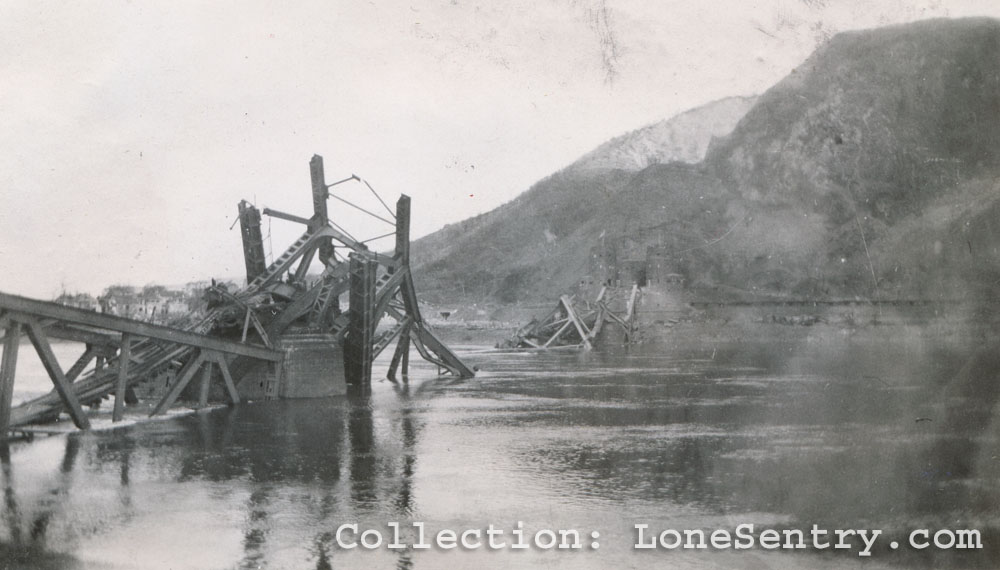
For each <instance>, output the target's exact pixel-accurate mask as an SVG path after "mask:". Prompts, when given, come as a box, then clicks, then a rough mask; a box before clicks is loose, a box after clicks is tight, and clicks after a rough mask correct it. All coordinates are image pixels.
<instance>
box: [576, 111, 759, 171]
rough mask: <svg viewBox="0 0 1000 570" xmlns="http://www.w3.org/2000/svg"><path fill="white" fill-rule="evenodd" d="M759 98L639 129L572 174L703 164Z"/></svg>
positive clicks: (612, 142) (607, 145)
mask: <svg viewBox="0 0 1000 570" xmlns="http://www.w3.org/2000/svg"><path fill="white" fill-rule="evenodd" d="M755 100H756V98H755V97H728V98H726V99H721V100H719V101H715V102H712V103H708V104H707V105H702V106H701V107H697V108H695V109H691V110H689V111H685V112H684V113H681V114H679V115H677V116H675V117H673V118H670V119H666V120H663V121H660V122H658V123H654V124H652V125H648V126H645V127H642V128H641V129H636V130H634V131H632V132H630V133H626V134H624V135H621V136H618V137H615V138H613V139H611V140H610V141H608V142H606V143H604V144H602V145H600V146H599V147H597V148H596V149H594V150H592V151H591V152H589V153H587V154H585V155H584V156H583V157H582V158H580V159H579V160H577V161H576V162H575V163H573V164H572V165H570V166H569V168H568V170H574V171H587V170H595V169H619V170H626V171H629V172H637V171H639V170H642V169H644V168H646V167H648V166H652V165H654V164H667V163H670V162H687V163H690V164H694V163H697V162H701V160H702V159H703V158H705V153H706V152H707V151H708V145H709V143H711V142H712V139H713V138H716V137H723V136H725V135H728V134H729V133H730V132H732V130H733V127H735V126H736V123H737V122H739V120H740V119H742V118H743V116H744V115H746V113H747V111H749V110H750V108H751V107H752V106H753V104H754V101H755Z"/></svg>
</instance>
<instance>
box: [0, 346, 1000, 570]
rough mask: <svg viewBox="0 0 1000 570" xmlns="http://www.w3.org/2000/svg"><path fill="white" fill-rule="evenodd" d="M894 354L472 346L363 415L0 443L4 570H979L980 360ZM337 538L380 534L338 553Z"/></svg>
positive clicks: (387, 389) (999, 517)
mask: <svg viewBox="0 0 1000 570" xmlns="http://www.w3.org/2000/svg"><path fill="white" fill-rule="evenodd" d="M788 328H789V327H785V329H788ZM802 330H803V331H805V330H807V329H804V328H803V329H802ZM889 336H891V340H878V339H879V338H880V334H866V335H863V338H862V337H861V336H859V335H853V334H848V333H845V332H842V331H837V330H827V331H826V332H816V331H815V330H814V331H811V332H808V333H801V334H800V333H799V332H797V331H796V332H794V333H793V334H787V333H783V334H782V335H781V336H780V339H779V338H767V339H763V338H756V337H747V338H741V339H736V340H732V339H731V340H725V341H723V340H719V341H702V340H699V341H697V342H695V341H690V342H685V341H677V342H668V343H663V344H659V345H652V344H650V345H639V346H633V347H631V348H630V349H628V350H627V351H626V350H624V349H615V350H611V351H594V352H590V353H566V352H550V353H546V354H537V353H497V352H491V351H489V350H485V347H481V346H476V345H473V344H468V343H467V344H466V345H465V346H458V347H457V348H458V350H459V352H460V354H462V356H463V358H465V359H466V360H467V361H468V362H470V363H472V364H475V365H477V366H478V367H479V368H480V371H479V373H478V375H477V377H476V378H474V379H472V380H454V379H447V378H437V377H436V376H435V372H434V370H433V369H431V368H430V367H428V366H426V365H424V364H422V363H420V362H419V359H414V360H412V361H411V362H412V363H413V367H412V369H411V376H412V382H411V385H410V386H409V387H408V388H406V389H403V388H396V387H394V386H392V385H391V384H389V383H388V382H382V383H376V384H375V385H374V387H373V393H372V396H371V398H369V399H352V398H336V399H328V400H300V401H278V402H260V403H248V404H244V405H241V406H238V407H235V408H220V409H215V410H211V411H202V412H199V413H194V414H190V415H186V416H181V417H173V418H170V419H166V420H160V421H153V422H147V423H142V424H136V425H131V426H127V427H123V428H118V429H113V430H94V431H91V432H89V433H79V434H72V435H56V436H52V437H41V438H38V439H36V440H35V441H33V442H20V443H15V444H12V445H10V447H9V449H5V450H4V452H3V454H2V460H3V461H2V464H3V473H2V483H3V490H4V498H3V504H2V516H0V566H2V565H3V562H6V563H7V567H12V568H21V567H25V568H137V569H138V568H143V569H146V568H172V569H177V570H181V569H201V568H206V569H208V568H210V569H217V568H218V569H221V568H290V569H299V568H317V569H324V568H415V569H425V568H448V569H455V568H527V567H544V568H574V569H577V568H584V569H586V568H649V567H671V568H859V567H865V568H883V567H885V568H910V567H927V568H951V567H970V568H996V567H998V566H1000V510H998V506H1000V486H998V483H1000V444H998V440H1000V422H998V421H997V418H998V417H1000V416H998V414H997V407H998V404H997V400H998V396H1000V391H998V388H997V386H998V384H997V375H998V373H1000V354H998V351H996V350H995V349H988V348H987V345H985V344H981V343H978V342H968V341H965V340H963V341H947V340H944V341H942V340H933V341H931V340H927V339H926V338H925V337H924V336H923V335H921V334H919V333H915V334H912V335H906V334H893V335H889ZM782 339H783V340H782ZM990 346H991V345H990ZM414 356H416V355H414ZM380 373H382V374H384V362H383V363H382V365H381V367H379V366H376V372H375V374H376V377H381V374H380ZM390 521H392V522H398V523H399V524H400V526H401V528H402V529H403V530H402V532H401V535H402V540H403V541H404V542H406V541H409V542H413V541H414V540H415V538H416V527H414V526H413V523H414V522H417V523H423V524H424V527H425V532H426V540H428V541H429V540H432V539H433V537H434V533H436V532H438V531H440V530H442V529H451V530H455V531H457V532H458V533H461V532H463V531H465V530H468V529H480V530H479V531H478V532H479V536H480V537H481V542H482V544H483V546H482V547H480V548H478V549H471V548H456V549H452V550H449V549H443V548H440V547H437V546H434V547H432V548H428V549H413V548H407V549H400V550H396V549H389V548H386V544H387V543H388V542H389V541H390V539H391V538H392V533H391V531H390V529H389V527H388V526H387V523H388V522H390ZM518 521H520V523H521V525H522V528H523V529H524V533H525V536H526V537H527V538H526V540H528V542H529V544H530V545H531V546H530V547H529V548H526V549H512V548H507V547H505V548H499V549H491V548H488V547H487V535H486V534H485V532H484V531H483V530H482V529H486V528H487V527H488V525H491V524H492V525H493V527H494V528H495V529H501V530H503V531H504V532H505V534H504V536H503V540H504V541H506V542H507V544H508V545H509V544H511V543H512V542H513V541H514V538H515V535H514V534H513V532H512V531H513V529H515V528H516V527H517V525H518ZM345 523H355V524H357V525H358V530H359V531H364V530H365V529H377V530H379V531H381V532H382V534H383V535H384V537H385V541H386V542H385V543H383V544H382V546H381V547H379V548H376V549H371V550H367V549H362V548H354V549H345V548H344V547H343V546H342V545H341V544H338V540H337V530H338V528H340V527H341V525H343V524H345ZM637 524H645V525H648V526H647V527H646V529H647V530H646V531H645V532H646V537H647V538H646V539H644V540H647V539H648V536H650V535H652V536H653V537H654V538H655V537H656V536H657V535H658V534H659V533H660V532H661V531H663V530H666V529H677V530H683V529H704V530H705V531H706V532H707V533H710V532H711V531H713V530H719V529H722V530H726V531H729V532H733V533H734V532H735V530H736V528H737V527H738V525H741V524H753V525H754V530H753V534H754V535H755V537H756V535H758V534H759V533H760V532H761V531H762V530H765V529H776V530H778V531H779V532H780V531H783V530H789V529H803V530H804V531H805V533H804V534H805V536H806V541H807V544H806V548H800V549H783V548H779V549H775V550H766V549H763V548H761V547H760V545H759V543H757V542H756V540H757V539H756V538H754V540H755V544H754V547H753V548H750V549H745V550H742V549H741V550H736V549H734V548H732V547H730V548H712V547H711V545H710V546H709V547H708V548H703V549H684V548H674V549H666V548H658V549H638V550H637V549H636V548H634V545H635V543H636V542H637V540H639V537H638V535H637V530H636V528H635V525H637ZM814 525H815V526H816V528H817V529H820V530H829V531H831V532H832V531H833V530H835V529H879V530H881V531H882V533H883V534H882V535H881V536H879V537H878V539H877V540H876V542H875V543H874V546H872V548H871V550H870V553H871V556H869V557H860V556H859V555H858V554H859V551H861V550H862V549H863V546H862V544H861V542H860V540H859V539H858V537H856V536H855V537H853V539H852V541H853V542H851V548H847V549H834V548H827V549H818V548H814V543H813V542H811V538H810V536H811V535H810V534H809V532H810V529H812V528H813V526H814ZM545 529H549V530H553V531H556V530H571V529H572V530H575V531H577V532H578V535H579V536H580V537H581V540H580V543H579V544H580V548H569V549H557V548H553V549H546V548H542V547H541V546H538V545H536V544H534V543H533V542H532V541H533V540H534V538H533V537H535V536H536V534H535V533H536V532H538V531H540V530H545ZM914 529H929V531H930V532H929V534H928V539H927V542H930V543H931V546H930V547H928V548H926V549H922V550H918V549H915V548H913V547H912V546H910V545H909V543H908V536H909V533H910V532H911V531H912V530H914ZM941 529H946V530H947V529H951V530H958V529H976V530H978V531H980V537H981V542H982V544H983V548H981V549H973V550H957V549H948V550H945V549H939V548H936V547H935V546H934V545H933V536H934V533H935V532H936V531H937V530H941ZM595 533H596V534H595ZM538 536H540V537H541V539H542V540H541V542H542V544H543V545H544V544H545V542H546V540H545V539H546V537H547V536H548V535H545V534H544V533H540V534H539V535H538ZM567 536H568V537H570V538H572V536H573V535H572V534H567ZM595 536H596V537H597V538H594V537H595ZM671 536H672V535H668V536H667V539H668V540H667V542H668V543H670V542H672V540H673V539H672V538H671ZM918 536H919V535H918ZM947 536H948V535H942V542H946V541H945V540H944V539H945V538H947ZM356 538H357V537H356V536H354V535H353V534H352V533H351V532H349V531H348V532H343V533H341V539H342V541H341V542H348V543H349V542H351V541H353V540H356ZM369 538H370V539H371V540H374V534H371V535H370V536H369ZM891 541H897V542H898V543H899V547H898V548H897V549H895V550H893V549H892V548H891V547H890V542H891ZM470 542H471V541H470ZM821 542H822V541H821ZM833 542H835V540H834V541H833ZM595 543H596V544H595Z"/></svg>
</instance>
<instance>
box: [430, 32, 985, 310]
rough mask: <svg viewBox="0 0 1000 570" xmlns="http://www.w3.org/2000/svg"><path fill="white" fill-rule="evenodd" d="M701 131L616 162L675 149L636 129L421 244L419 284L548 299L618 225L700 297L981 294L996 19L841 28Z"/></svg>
mask: <svg viewBox="0 0 1000 570" xmlns="http://www.w3.org/2000/svg"><path fill="white" fill-rule="evenodd" d="M691 116H698V113H693V112H692V113H689V114H685V115H682V116H681V117H679V118H678V121H681V119H682V118H683V119H684V121H687V120H688V119H689V118H690V117H691ZM677 124H684V123H683V122H678V123H677ZM712 128H713V127H712V126H710V125H708V124H706V125H705V128H704V129H701V130H699V129H698V128H696V127H690V126H689V125H688V126H685V127H684V128H677V129H675V130H674V131H672V132H678V133H679V132H688V133H693V132H698V133H699V134H698V136H697V137H693V138H692V140H694V139H698V140H706V139H707V140H712V141H713V142H712V143H711V145H710V147H709V148H708V151H707V154H706V155H705V157H704V160H702V161H701V162H700V163H698V164H686V163H683V162H668V161H662V162H663V163H659V162H657V161H656V160H651V161H649V162H651V163H652V164H650V165H649V166H647V167H646V168H644V169H642V170H639V171H636V170H635V168H637V167H638V166H634V167H631V169H630V167H629V166H628V165H629V164H637V165H639V166H641V165H642V163H641V162H632V163H630V162H629V161H630V160H632V159H634V158H635V157H637V156H639V155H645V156H658V155H657V152H658V151H651V149H650V148H648V147H646V146H643V145H646V144H653V143H652V142H651V141H654V140H660V141H661V143H658V144H662V148H660V150H662V152H664V153H667V154H664V155H663V156H677V155H670V154H669V153H670V152H672V151H670V150H669V148H675V146H674V145H675V142H673V141H670V142H663V141H664V140H668V139H669V137H668V139H656V137H653V136H648V133H649V132H652V131H649V130H647V136H645V137H642V136H640V135H639V133H642V132H643V131H644V130H643V129H640V131H636V132H635V133H630V134H629V135H625V136H623V137H619V138H617V139H614V140H613V141H610V142H609V143H607V144H605V145H602V146H601V147H599V148H598V149H596V150H595V151H594V152H592V153H589V154H588V155H586V156H585V157H583V158H581V160H580V161H578V162H577V163H576V164H574V166H572V167H570V168H568V169H566V170H564V171H562V172H560V173H557V174H554V175H552V176H550V177H549V178H547V179H545V180H542V181H540V182H539V183H537V184H536V185H535V186H533V187H532V188H531V189H530V190H529V191H528V192H526V193H524V194H523V195H521V196H520V197H518V198H517V199H516V200H514V201H512V202H511V203H509V204H507V205H505V206H503V207H501V208H498V209H497V210H494V211H493V212H490V213H487V214H484V215H482V216H479V217H477V218H473V219H470V220H466V221H465V222H462V223H460V224H455V225H452V226H449V227H446V228H445V229H443V230H441V231H440V232H437V233H436V234H433V235H431V236H428V237H427V238H424V239H422V240H419V241H418V242H416V243H415V244H414V261H415V264H416V270H417V274H418V279H419V280H420V282H421V287H422V289H423V290H425V291H429V292H431V294H433V295H435V296H439V297H443V296H452V295H458V296H461V297H463V298H465V299H467V300H479V301H491V300H492V301H499V302H512V301H517V300H535V299H543V298H548V299H551V298H552V297H553V296H554V295H555V294H557V293H558V292H561V291H562V290H565V289H566V288H569V287H571V286H572V285H573V284H574V283H576V281H577V280H578V279H579V278H581V277H582V276H583V275H585V274H587V272H588V271H590V266H589V264H588V260H589V258H590V256H591V252H592V248H594V247H595V246H596V245H597V244H599V243H601V242H602V240H603V239H606V238H607V236H621V235H625V236H629V237H631V238H632V239H633V240H635V241H638V242H639V243H640V245H642V243H645V244H647V245H658V246H661V247H663V248H665V249H666V250H667V251H668V253H669V256H668V257H669V260H670V263H671V264H672V267H671V269H672V270H673V271H675V272H677V273H681V274H682V275H684V276H685V278H686V281H687V283H688V284H689V285H690V287H691V289H692V291H693V292H694V293H695V294H697V295H700V296H702V297H719V296H728V297H732V296H737V297H748V296H760V295H766V296H799V297H801V296H809V297H820V298H822V297H844V296H853V297H859V298H872V299H874V298H902V297H913V296H915V297H921V298H927V297H938V298H942V297H943V298H960V297H963V296H965V295H968V294H986V293H989V294H994V293H995V292H996V288H997V286H998V284H1000V270H998V269H997V267H998V266H1000V265H998V263H997V262H998V261H1000V253H998V248H1000V233H998V232H1000V222H996V221H995V220H998V219H1000V218H998V217H997V214H998V213H1000V212H998V210H1000V187H998V182H997V181H998V180H1000V144H998V143H1000V22H997V21H994V20H988V19H965V20H930V21H924V22H918V23H914V24H908V25H903V26H894V27H890V28H882V29H876V30H868V31H862V32H851V33H845V34H840V35H838V36H835V37H834V38H832V39H831V40H830V41H829V42H827V43H826V44H825V45H824V46H822V47H821V48H820V49H818V50H817V51H816V52H815V53H814V54H813V55H812V56H811V57H810V58H809V59H808V60H807V61H806V62H804V63H803V64H802V65H801V66H799V68H798V69H796V70H795V71H794V72H793V73H791V74H790V75H789V76H788V77H786V78H785V79H784V80H782V81H781V82H779V83H778V84H777V85H775V86H774V87H773V88H771V89H770V90H768V91H767V92H766V93H764V94H763V95H761V96H760V97H759V98H757V99H756V100H755V101H754V102H753V105H752V107H751V108H750V109H749V111H747V112H746V114H745V116H743V118H742V119H740V120H739V121H738V124H737V125H736V126H735V128H734V129H733V131H732V132H731V133H730V134H729V135H728V136H724V137H718V136H717V135H716V136H715V138H714V140H713V136H712V135H709V134H707V133H710V132H711V130H712ZM647 129H652V130H656V131H657V132H661V131H662V129H653V128H652V127H649V128H647ZM698 137H701V138H698ZM637 140H642V141H645V142H643V143H642V144H638V143H636V142H635V141H637ZM682 146H683V145H682ZM667 147H669V148H667ZM636 148H639V149H642V150H641V152H633V151H632V150H633V149H636ZM628 157H631V158H628ZM598 165H607V166H608V167H607V168H604V167H599V166H598ZM612 165H617V167H612ZM650 228H655V231H649V230H650Z"/></svg>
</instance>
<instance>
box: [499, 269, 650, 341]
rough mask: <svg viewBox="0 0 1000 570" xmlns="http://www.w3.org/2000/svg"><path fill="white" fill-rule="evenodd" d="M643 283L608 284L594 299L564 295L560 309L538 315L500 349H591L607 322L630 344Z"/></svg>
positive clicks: (557, 305) (633, 334) (558, 304)
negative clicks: (640, 285) (541, 315)
mask: <svg viewBox="0 0 1000 570" xmlns="http://www.w3.org/2000/svg"><path fill="white" fill-rule="evenodd" d="M638 301H639V285H638V284H634V285H632V288H631V289H622V288H619V287H611V286H604V287H601V291H600V293H598V294H597V298H596V299H595V300H594V301H593V302H589V301H578V300H577V298H576V296H575V295H574V296H566V295H563V296H562V297H560V298H559V302H558V303H557V304H556V308H555V309H553V310H552V311H551V312H549V313H548V314H547V315H545V316H544V317H542V318H541V319H538V318H534V319H531V321H530V322H529V323H528V324H526V325H524V326H523V327H521V328H520V329H518V330H517V331H516V332H515V333H514V334H513V335H511V337H510V338H508V339H507V340H505V341H504V342H503V343H501V344H499V345H498V346H497V347H498V348H510V349H523V350H544V349H554V348H583V349H585V350H590V349H591V348H593V343H594V342H595V341H596V340H597V339H598V337H599V335H601V333H602V332H604V331H605V329H604V325H605V323H613V324H614V325H617V327H620V331H621V333H622V340H623V342H624V343H626V344H628V343H629V342H632V341H633V340H634V337H635V334H636V332H637V327H636V318H635V317H636V315H635V313H636V308H637V306H638Z"/></svg>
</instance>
